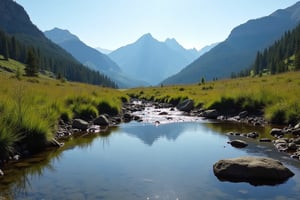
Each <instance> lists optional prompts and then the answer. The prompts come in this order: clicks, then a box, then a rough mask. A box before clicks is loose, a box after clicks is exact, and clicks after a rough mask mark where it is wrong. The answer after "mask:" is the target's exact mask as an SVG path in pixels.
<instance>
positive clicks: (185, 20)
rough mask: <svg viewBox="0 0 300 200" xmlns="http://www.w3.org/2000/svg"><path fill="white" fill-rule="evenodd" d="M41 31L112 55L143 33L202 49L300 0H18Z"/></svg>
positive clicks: (187, 46)
mask: <svg viewBox="0 0 300 200" xmlns="http://www.w3.org/2000/svg"><path fill="white" fill-rule="evenodd" d="M16 2H17V3H19V4H20V5H22V6H23V7H24V8H25V10H26V11H27V13H28V14H29V16H30V18H31V20H32V22H33V23H34V24H35V25H37V26H38V27H39V28H40V29H41V30H42V31H45V30H50V29H52V28H54V27H58V28H62V29H68V30H69V31H71V32H72V33H74V34H75V35H77V36H78V37H79V38H80V39H81V40H82V41H83V42H85V43H86V44H88V45H89V46H92V47H102V48H106V49H110V50H114V49H116V48H119V47H121V46H124V45H126V44H129V43H132V42H134V41H135V40H137V39H138V38H139V37H141V36H142V35H143V34H145V33H151V34H152V35H153V37H155V38H156V39H158V40H160V41H163V40H165V39H166V38H175V39H176V40H177V41H178V42H179V43H180V44H182V45H183V46H184V47H185V48H193V47H195V48H197V49H200V48H202V47H203V46H205V45H209V44H211V43H214V42H220V41H223V40H225V39H226V38H227V37H228V35H229V34H230V31H231V30H232V29H233V28H234V27H236V26H238V25H240V24H243V23H245V22H246V21H248V20H249V19H256V18H260V17H263V16H266V15H269V14H271V13H272V12H274V11H275V10H277V9H283V8H286V7H289V6H291V5H293V4H294V3H296V2H297V0H85V1H84V0H16Z"/></svg>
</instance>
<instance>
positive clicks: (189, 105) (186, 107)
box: [176, 99, 194, 112]
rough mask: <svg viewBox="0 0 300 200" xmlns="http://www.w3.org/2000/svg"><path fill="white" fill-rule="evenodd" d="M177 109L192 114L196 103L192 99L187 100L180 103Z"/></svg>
mask: <svg viewBox="0 0 300 200" xmlns="http://www.w3.org/2000/svg"><path fill="white" fill-rule="evenodd" d="M176 108H177V109H178V110H180V111H184V112H190V111H191V110H192V109H193V108H194V101H193V100H191V99H186V100H184V101H182V102H180V103H179V104H178V105H177V106H176Z"/></svg>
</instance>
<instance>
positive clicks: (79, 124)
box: [72, 119, 89, 130]
mask: <svg viewBox="0 0 300 200" xmlns="http://www.w3.org/2000/svg"><path fill="white" fill-rule="evenodd" d="M88 127H89V123H88V122H86V121H84V120H82V119H74V120H73V123H72V128H74V129H80V130H86V129H88Z"/></svg>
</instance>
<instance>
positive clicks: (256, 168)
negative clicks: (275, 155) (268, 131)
mask: <svg viewBox="0 0 300 200" xmlns="http://www.w3.org/2000/svg"><path fill="white" fill-rule="evenodd" d="M213 171H214V174H215V176H216V177H217V178H218V179H219V180H221V181H230V182H248V183H250V184H252V185H276V184H280V183H283V182H285V181H286V180H287V179H288V178H290V177H292V176H293V175H294V173H293V172H292V171H290V170H289V169H288V168H287V167H285V166H284V165H283V164H282V163H281V162H280V161H278V160H274V159H271V158H265V157H250V156H245V157H238V158H232V159H225V160H220V161H218V162H217V163H215V164H214V165H213Z"/></svg>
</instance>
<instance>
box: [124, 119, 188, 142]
mask: <svg viewBox="0 0 300 200" xmlns="http://www.w3.org/2000/svg"><path fill="white" fill-rule="evenodd" d="M137 126H139V127H142V128H141V129H139V128H137ZM187 127H188V125H187V124H186V123H172V124H162V125H155V124H149V123H140V124H137V123H133V124H132V125H130V126H124V127H122V130H123V131H124V132H125V133H126V134H128V135H130V136H134V137H136V138H139V139H140V140H141V141H142V142H143V143H145V144H147V145H149V146H151V145H153V143H154V142H155V141H158V140H159V139H161V138H166V139H167V140H170V141H175V140H176V139H177V138H178V137H179V136H180V135H181V134H182V133H184V130H185V129H186V128H187Z"/></svg>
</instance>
